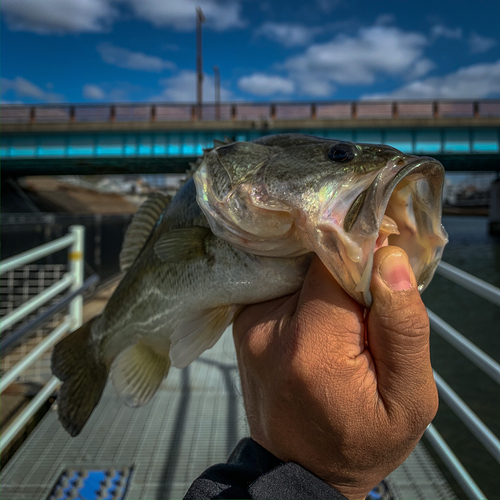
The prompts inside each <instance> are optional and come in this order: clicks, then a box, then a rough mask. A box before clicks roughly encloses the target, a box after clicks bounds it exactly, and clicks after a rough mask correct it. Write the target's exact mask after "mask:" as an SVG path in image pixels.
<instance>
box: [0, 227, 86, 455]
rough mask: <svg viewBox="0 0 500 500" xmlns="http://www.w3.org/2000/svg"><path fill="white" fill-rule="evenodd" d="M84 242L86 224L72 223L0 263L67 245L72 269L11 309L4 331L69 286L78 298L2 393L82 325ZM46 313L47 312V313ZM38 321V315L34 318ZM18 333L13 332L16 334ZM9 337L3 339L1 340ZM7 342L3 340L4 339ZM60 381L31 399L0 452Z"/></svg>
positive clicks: (6, 380)
mask: <svg viewBox="0 0 500 500" xmlns="http://www.w3.org/2000/svg"><path fill="white" fill-rule="evenodd" d="M84 243H85V228H84V227H83V226H71V227H70V231H69V233H68V234H67V235H66V236H63V237H62V238H59V239H57V240H54V241H52V242H50V243H46V244H45V245H41V246H39V247H36V248H33V249H31V250H28V251H27V252H24V253H21V254H19V255H16V256H14V257H11V258H9V259H5V260H3V261H2V262H0V275H2V274H5V273H7V272H9V271H11V270H13V269H16V268H18V267H21V266H24V265H26V264H29V263H31V262H34V261H36V260H39V259H41V258H43V257H46V256H48V255H50V254H53V253H55V252H58V251H60V250H63V249H65V248H68V264H69V266H68V267H69V272H68V273H66V274H65V275H64V276H63V277H62V279H60V280H59V281H57V282H56V283H54V284H53V285H51V286H50V287H48V288H46V289H45V290H43V291H42V292H41V293H39V294H38V295H36V296H35V297H33V298H31V299H30V300H28V301H27V302H25V303H24V304H22V305H21V306H19V307H18V308H17V309H14V310H13V311H11V312H9V313H8V314H6V315H5V316H3V317H2V318H1V319H0V332H1V333H4V332H5V331H6V330H8V329H9V328H11V327H12V326H13V325H15V324H17V323H19V322H20V321H21V320H23V319H24V318H26V317H27V316H28V315H29V314H31V313H32V312H34V311H36V310H37V309H38V308H39V307H40V306H42V305H44V304H46V303H47V302H49V301H50V300H51V299H53V298H54V297H56V296H57V295H59V294H60V293H61V292H63V291H64V290H67V289H69V290H70V291H71V292H74V294H75V297H73V298H72V300H71V301H70V302H69V314H68V315H67V316H66V317H65V319H64V321H63V322H62V323H61V324H60V325H59V326H58V327H57V328H55V329H54V330H53V331H52V332H51V333H50V334H49V335H48V336H47V337H45V338H44V339H43V340H42V342H40V343H39V344H38V345H37V346H36V347H35V348H34V349H33V350H32V351H31V352H29V353H28V355H27V356H26V357H24V358H23V359H21V360H20V361H19V362H18V363H17V364H16V365H15V366H14V367H12V368H11V369H10V370H9V371H8V372H7V373H6V374H4V375H3V376H2V378H1V380H0V393H1V392H3V391H4V390H5V389H6V388H7V387H8V386H9V385H10V384H12V382H14V381H15V380H16V379H17V378H18V377H19V375H20V374H21V373H23V372H24V371H25V370H26V369H27V368H28V367H29V366H31V365H32V364H33V363H34V362H35V361H36V360H37V359H39V358H40V357H41V356H42V355H43V354H45V353H46V352H47V351H48V350H49V349H50V348H51V347H52V346H54V344H56V343H57V342H58V341H59V340H60V339H62V338H63V337H64V336H65V335H66V334H67V333H68V332H70V331H73V330H75V329H76V328H78V327H79V326H80V325H81V324H82V308H83V299H82V297H81V295H80V294H77V293H76V292H77V291H79V290H80V291H81V289H82V285H83V277H84V256H83V252H84ZM45 316H47V315H45ZM35 320H36V318H35ZM24 330H25V329H23V328H20V329H19V330H18V331H17V333H19V334H23V331H24ZM15 334H16V332H14V333H13V335H14V336H15ZM4 340H8V339H2V341H4ZM3 343H4V342H3ZM59 384H60V382H59V380H58V379H57V378H56V377H52V378H51V379H50V380H49V381H48V382H47V383H46V384H45V385H44V387H43V388H42V389H41V390H40V392H39V393H38V394H37V395H36V396H35V397H34V398H33V399H32V400H31V401H30V403H29V404H28V405H27V406H26V408H24V410H23V411H22V412H21V413H20V414H19V415H18V416H17V418H16V419H15V421H13V422H12V424H11V425H10V426H9V427H8V428H7V429H6V430H5V432H3V433H2V435H1V436H0V451H3V450H4V449H5V448H6V447H7V446H8V445H9V444H10V443H11V442H12V440H13V439H14V438H15V437H16V436H17V434H18V433H19V432H20V431H21V429H22V428H23V427H24V426H25V425H26V423H27V422H28V421H29V420H30V418H31V417H32V416H33V415H34V414H35V413H36V411H37V410H38V409H39V408H40V407H41V406H42V405H43V404H44V403H45V402H46V401H47V399H48V398H49V397H50V395H51V394H52V393H53V392H54V391H55V390H56V389H57V387H58V386H59Z"/></svg>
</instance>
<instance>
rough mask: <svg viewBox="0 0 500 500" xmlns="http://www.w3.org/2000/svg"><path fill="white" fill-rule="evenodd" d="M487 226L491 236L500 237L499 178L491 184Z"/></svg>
mask: <svg viewBox="0 0 500 500" xmlns="http://www.w3.org/2000/svg"><path fill="white" fill-rule="evenodd" d="M489 226H490V234H491V235H494V236H500V178H498V179H497V180H496V181H495V182H493V183H492V184H491V197H490V215H489Z"/></svg>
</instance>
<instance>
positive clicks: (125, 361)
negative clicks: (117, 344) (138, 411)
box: [111, 340, 170, 408]
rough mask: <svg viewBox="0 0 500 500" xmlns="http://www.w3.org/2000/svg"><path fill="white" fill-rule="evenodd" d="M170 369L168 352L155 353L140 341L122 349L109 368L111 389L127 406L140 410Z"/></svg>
mask: <svg viewBox="0 0 500 500" xmlns="http://www.w3.org/2000/svg"><path fill="white" fill-rule="evenodd" d="M169 368H170V359H169V357H168V351H165V352H162V353H160V352H158V351H157V350H155V349H153V347H150V346H149V345H147V344H146V343H145V342H144V341H142V340H141V341H139V342H137V344H135V345H133V346H130V347H128V348H127V349H124V350H123V351H122V352H121V353H120V354H119V355H118V356H117V358H116V359H115V361H114V363H113V365H112V366H111V378H112V380H113V385H114V386H115V389H116V390H117V392H118V394H119V395H120V397H121V398H123V400H124V402H125V404H126V405H127V406H131V407H132V408H136V407H137V406H144V405H145V404H146V403H148V402H149V400H150V399H151V398H152V397H153V396H154V394H155V393H156V391H157V390H158V387H160V384H161V383H162V381H163V379H164V378H165V377H166V375H167V373H168V370H169Z"/></svg>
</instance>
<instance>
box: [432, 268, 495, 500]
mask: <svg viewBox="0 0 500 500" xmlns="http://www.w3.org/2000/svg"><path fill="white" fill-rule="evenodd" d="M436 272H437V273H438V274H440V275H441V276H443V277H445V278H447V279H449V280H450V281H453V282H454V283H456V284H458V285H460V286H462V287H464V288H466V289H467V290H470V291H471V292H473V293H475V294H477V295H479V296H481V297H483V298H485V299H487V300H489V301H490V302H492V303H493V304H496V305H499V306H500V290H499V289H498V288H496V287H494V286H492V285H490V284H489V283H486V282H485V281H483V280H481V279H479V278H476V277H475V276H472V275H471V274H468V273H466V272H465V271H462V270H460V269H458V268H456V267H454V266H451V265H450V264H447V263H446V262H441V263H440V264H439V266H438V268H437V271H436ZM427 312H428V313H429V320H430V325H431V328H432V330H434V331H435V332H436V333H438V334H439V335H440V336H441V337H443V338H444V339H445V340H446V341H448V342H449V343H450V344H451V345H453V346H454V347H455V348H456V349H457V350H458V351H460V352H461V353H462V354H463V355H464V356H466V357H467V358H468V359H469V360H470V361H472V362H473V363H474V364H475V365H476V366H477V367H478V368H480V369H481V370H483V371H484V372H485V373H486V374H487V375H488V376H489V377H490V378H492V379H493V380H494V381H495V382H497V383H498V384H500V364H499V363H497V362H496V361H495V360H494V359H492V358H491V357H490V356H488V355H487V354H486V353H485V352H484V351H482V350H481V349H479V348H478V347H477V346H475V345H474V344H473V343H472V342H471V341H470V340H468V339H466V338H465V337H464V336H463V335H462V334H461V333H459V332H458V331H457V330H455V329H454V328H453V327H452V326H450V325H449V324H448V323H446V322H445V321H443V320H442V319H441V318H440V317H439V316H437V315H436V314H435V313H433V312H432V311H431V310H429V309H427ZM434 379H435V381H436V385H437V388H438V392H439V396H440V397H441V399H442V400H443V401H444V402H445V403H446V404H447V405H448V406H449V408H450V409H451V410H452V411H453V412H454V413H455V415H456V416H457V417H458V418H459V419H460V420H461V421H462V422H463V423H464V425H465V426H466V427H467V428H468V429H469V430H470V431H471V432H472V434H473V435H474V436H475V437H476V438H477V439H478V441H479V442H480V443H481V444H482V445H483V446H484V447H485V448H486V450H488V452H489V453H490V454H491V455H492V456H493V458H494V459H495V460H496V461H497V462H499V463H500V441H499V439H498V438H497V437H496V436H495V435H494V434H493V433H492V432H491V431H490V429H488V427H487V426H486V425H485V424H484V423H483V422H482V421H481V419H480V418H479V417H478V416H477V415H476V414H475V413H474V412H473V411H472V410H471V409H470V408H469V407H468V406H467V404H466V403H465V402H464V401H463V400H462V399H461V398H460V397H459V396H458V395H457V394H456V392H455V391H453V389H452V388H451V387H450V386H449V385H448V384H447V383H446V382H445V381H444V380H443V379H442V378H441V376H440V375H439V374H438V373H436V372H435V371H434ZM425 436H426V438H427V440H428V441H429V443H430V444H431V445H432V447H433V448H434V449H435V450H436V452H437V454H438V455H439V456H440V458H441V459H442V460H443V462H444V464H445V465H446V466H447V467H448V469H449V471H450V472H451V474H452V475H453V477H454V478H455V479H456V480H457V482H458V484H459V485H460V487H461V488H462V489H463V491H464V492H465V494H466V495H467V496H468V497H469V498H470V499H478V500H486V497H485V495H484V493H483V492H482V491H481V489H480V488H479V487H478V485H477V484H476V482H475V481H474V480H473V479H472V477H471V476H470V474H469V473H468V472H467V470H466V469H465V467H464V466H463V465H462V464H461V463H460V461H459V460H458V458H457V457H456V455H455V454H454V453H453V451H452V450H451V449H450V447H449V446H448V445H447V444H446V442H445V441H444V439H443V438H442V436H441V435H440V434H439V432H438V431H437V430H436V428H435V427H434V426H433V425H432V424H430V425H429V426H428V427H427V430H426V431H425Z"/></svg>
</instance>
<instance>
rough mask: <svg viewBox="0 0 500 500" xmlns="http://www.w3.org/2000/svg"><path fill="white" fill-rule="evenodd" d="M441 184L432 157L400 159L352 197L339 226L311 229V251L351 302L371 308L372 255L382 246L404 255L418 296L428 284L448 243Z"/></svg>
mask: <svg viewBox="0 0 500 500" xmlns="http://www.w3.org/2000/svg"><path fill="white" fill-rule="evenodd" d="M399 164H401V165H399ZM443 180H444V168H443V166H442V165H441V164H440V163H439V162H437V161H436V160H434V159H432V158H428V157H418V158H410V160H409V161H405V162H403V161H402V160H399V161H398V162H395V163H393V164H392V165H388V166H387V167H386V168H384V169H382V170H380V171H379V172H378V173H377V175H376V176H375V177H374V179H373V181H372V182H371V184H370V185H369V186H368V187H367V188H366V189H364V190H363V191H361V192H360V193H359V194H357V196H356V198H355V199H354V201H353V202H352V204H351V205H350V207H349V208H348V210H347V212H346V215H345V217H344V219H343V224H342V227H341V228H340V227H338V221H337V222H336V224H332V223H331V221H330V220H328V218H327V219H326V220H325V219H324V218H323V220H321V221H320V224H318V226H316V238H314V240H315V244H313V245H314V251H315V252H316V253H317V254H318V255H319V257H320V258H321V260H322V261H323V262H324V264H325V265H326V267H327V268H328V269H329V270H330V272H332V274H334V276H335V277H336V278H337V280H339V281H340V283H341V284H342V285H343V287H344V289H345V290H347V291H348V292H349V293H350V295H351V296H353V297H354V298H355V299H356V300H358V301H359V302H361V303H363V304H365V305H366V306H370V305H371V300H372V299H371V294H370V281H371V274H372V267H373V254H374V253H375V251H376V250H378V249H379V248H381V247H383V246H387V245H394V246H398V247H400V248H402V249H403V250H404V251H405V252H406V253H407V255H408V258H409V261H410V265H411V267H412V269H413V272H414V274H415V278H416V280H417V283H418V288H419V291H420V292H422V291H423V290H424V289H425V288H426V286H427V285H428V284H429V282H430V281H431V279H432V276H433V275H434V271H435V269H436V267H437V265H438V264H439V261H440V259H441V255H442V252H443V249H444V246H445V244H446V242H447V241H448V237H447V234H446V232H445V230H444V228H443V227H442V225H441V190H442V185H443ZM323 213H332V208H327V209H326V210H324V212H323ZM318 230H319V234H318V232H317V231H318Z"/></svg>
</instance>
